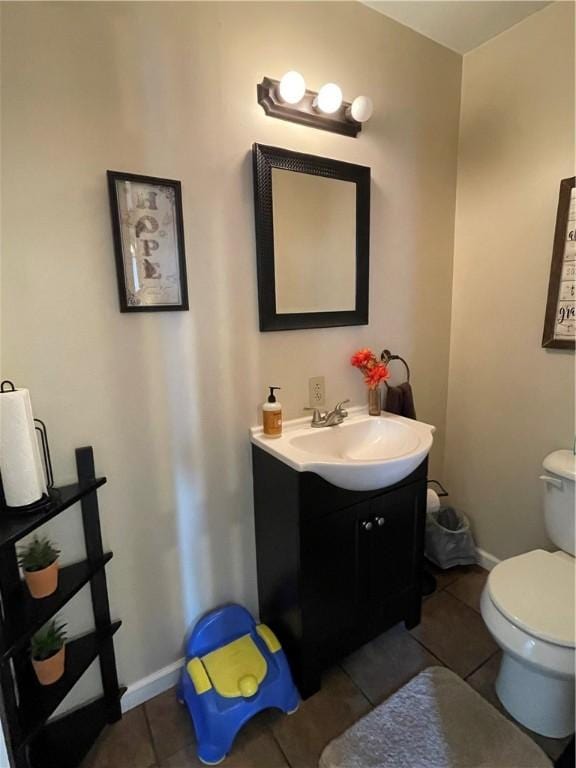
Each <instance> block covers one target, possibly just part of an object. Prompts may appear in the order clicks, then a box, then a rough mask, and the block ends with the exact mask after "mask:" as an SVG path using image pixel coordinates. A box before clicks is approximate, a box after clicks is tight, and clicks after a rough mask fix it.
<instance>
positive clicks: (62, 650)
mask: <svg viewBox="0 0 576 768" xmlns="http://www.w3.org/2000/svg"><path fill="white" fill-rule="evenodd" d="M65 626H66V624H56V620H55V619H53V620H52V621H51V622H50V623H49V624H47V625H46V626H45V627H43V628H42V629H41V630H40V631H39V632H36V634H35V635H34V636H33V638H32V643H31V648H30V655H31V657H32V666H33V667H34V671H35V672H36V677H37V678H38V682H39V683H40V685H52V683H55V682H56V681H57V680H60V678H61V677H62V675H63V674H64V659H65V654H66V632H65V631H64V627H65Z"/></svg>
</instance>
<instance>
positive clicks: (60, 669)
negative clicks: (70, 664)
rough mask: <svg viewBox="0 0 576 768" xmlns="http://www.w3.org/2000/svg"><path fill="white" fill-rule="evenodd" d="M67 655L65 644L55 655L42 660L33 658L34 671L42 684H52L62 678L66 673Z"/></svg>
mask: <svg viewBox="0 0 576 768" xmlns="http://www.w3.org/2000/svg"><path fill="white" fill-rule="evenodd" d="M65 656H66V646H65V645H63V646H62V648H60V650H59V651H57V652H56V653H55V654H54V656H50V658H49V659H43V660H42V661H38V660H37V659H32V666H33V667H34V672H36V677H37V678H38V682H39V683H40V685H52V683H55V682H56V681H57V680H60V678H61V677H62V675H63V674H64V660H65Z"/></svg>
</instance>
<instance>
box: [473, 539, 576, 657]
mask: <svg viewBox="0 0 576 768" xmlns="http://www.w3.org/2000/svg"><path fill="white" fill-rule="evenodd" d="M574 562H575V561H574V558H572V557H570V556H569V555H566V554H565V553H564V552H545V551H544V550H541V549H537V550H534V551H533V552H527V553H526V554H523V555H518V556H517V557H512V558H510V559H509V560H504V561H503V562H501V563H499V564H498V565H497V566H496V567H495V568H494V569H493V570H492V571H491V572H490V575H489V577H488V583H487V588H488V592H489V595H490V598H491V600H492V602H493V603H494V605H495V607H496V608H497V609H498V610H499V611H500V612H501V613H502V614H503V616H505V617H506V618H507V619H508V620H509V621H510V622H512V623H513V624H514V625H515V626H517V627H519V628H520V629H522V630H524V631H525V632H527V633H528V634H529V635H531V636H533V637H535V638H539V639H541V640H544V641H546V642H548V643H553V644H555V645H560V646H564V647H566V648H571V649H573V648H574V647H575V646H576V639H575V631H574V621H575V616H574Z"/></svg>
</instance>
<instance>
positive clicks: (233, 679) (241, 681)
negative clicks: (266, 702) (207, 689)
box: [200, 635, 268, 699]
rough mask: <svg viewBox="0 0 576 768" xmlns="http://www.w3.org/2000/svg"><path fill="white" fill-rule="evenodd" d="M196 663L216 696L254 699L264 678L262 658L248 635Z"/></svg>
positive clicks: (263, 661)
mask: <svg viewBox="0 0 576 768" xmlns="http://www.w3.org/2000/svg"><path fill="white" fill-rule="evenodd" d="M200 661H201V662H202V665H203V667H204V669H205V670H206V672H207V673H208V677H209V678H210V680H211V681H212V685H213V686H214V688H215V689H216V691H217V693H219V694H220V696H224V697H225V698H226V699H234V698H237V697H238V696H244V697H245V698H246V697H248V696H254V694H255V693H256V692H257V690H258V688H259V687H260V683H261V682H262V680H264V678H265V677H266V673H267V672H268V665H267V664H266V659H265V658H264V656H262V654H261V653H260V651H259V650H258V648H257V647H256V643H255V642H254V641H253V640H252V638H251V637H250V635H244V636H243V637H239V638H238V640H233V641H232V642H231V643H228V644H227V645H223V646H222V647H221V648H217V649H216V650H215V651H212V652H211V653H208V654H206V656H202V657H201V659H200Z"/></svg>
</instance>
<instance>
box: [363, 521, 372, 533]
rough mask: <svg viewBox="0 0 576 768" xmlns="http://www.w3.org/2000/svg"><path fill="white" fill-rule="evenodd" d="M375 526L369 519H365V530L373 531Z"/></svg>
mask: <svg viewBox="0 0 576 768" xmlns="http://www.w3.org/2000/svg"><path fill="white" fill-rule="evenodd" d="M373 527H374V526H373V525H372V523H371V522H370V521H369V520H368V521H366V520H364V522H363V523H362V528H364V530H365V531H371V530H372V528H373Z"/></svg>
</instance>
